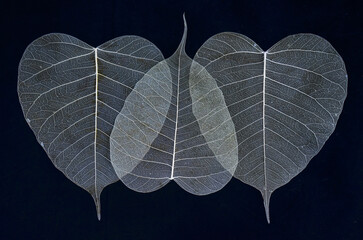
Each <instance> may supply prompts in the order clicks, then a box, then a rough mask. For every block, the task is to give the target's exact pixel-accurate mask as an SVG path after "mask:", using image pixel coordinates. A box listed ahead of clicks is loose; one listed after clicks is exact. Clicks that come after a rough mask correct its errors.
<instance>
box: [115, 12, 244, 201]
mask: <svg viewBox="0 0 363 240" xmlns="http://www.w3.org/2000/svg"><path fill="white" fill-rule="evenodd" d="M184 23H185V19H184ZM186 32H187V28H186V23H185V29H184V35H183V38H182V41H181V43H180V45H179V48H178V49H177V51H176V52H175V53H174V54H173V55H172V56H171V57H170V58H168V59H167V60H165V61H162V62H160V63H159V64H158V65H156V66H155V67H153V68H152V69H151V70H150V71H149V72H148V73H147V74H146V75H145V76H144V77H143V78H142V79H141V80H140V81H139V82H138V83H137V85H136V87H135V89H134V90H133V92H132V93H131V94H130V95H129V97H128V98H127V99H126V102H125V106H124V108H123V109H122V110H121V112H120V114H119V115H118V116H117V118H116V121H115V126H114V129H113V130H112V133H111V148H110V150H111V161H112V165H113V166H114V168H115V171H116V174H117V175H118V176H119V178H120V179H121V181H122V182H123V183H124V184H125V185H126V186H128V187H129V188H131V189H133V190H135V191H138V192H151V191H155V190H157V189H159V188H161V187H163V186H164V185H165V184H167V183H168V182H169V181H170V180H171V179H173V180H175V181H176V183H177V184H178V185H180V186H181V187H182V188H183V189H185V190H186V191H188V192H190V193H193V194H196V195H205V194H209V193H212V192H215V191H218V190H219V189H221V188H222V187H223V186H225V185H226V184H227V183H228V181H229V180H230V179H231V177H232V176H233V173H234V170H235V168H236V164H237V139H236V136H235V131H234V126H233V123H232V120H231V118H230V115H229V112H228V109H227V108H226V105H225V102H224V98H223V94H222V92H221V91H220V90H219V88H218V87H217V84H216V82H215V80H214V79H213V78H212V77H211V76H210V75H209V74H208V72H207V71H206V70H205V69H204V68H203V67H201V66H200V65H199V64H198V63H195V62H193V61H192V60H191V59H190V58H189V57H188V56H187V55H186V53H185V41H186Z"/></svg>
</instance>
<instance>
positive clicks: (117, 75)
mask: <svg viewBox="0 0 363 240" xmlns="http://www.w3.org/2000/svg"><path fill="white" fill-rule="evenodd" d="M162 60H163V56H162V54H161V52H160V51H159V50H158V49H157V48H156V47H155V46H154V45H153V44H152V43H151V42H149V41H147V40H145V39H143V38H141V37H137V36H124V37H119V38H116V39H113V40H111V41H108V42H106V43H104V44H102V45H101V46H99V47H97V48H93V47H91V46H89V45H88V44H86V43H84V42H82V41H80V40H78V39H76V38H74V37H72V36H69V35H65V34H57V33H54V34H48V35H45V36H43V37H40V38H38V39H37V40H35V41H34V42H33V43H31V44H30V45H29V46H28V48H27V49H26V50H25V52H24V55H23V57H22V59H21V61H20V65H19V79H18V94H19V99H20V103H21V106H22V109H23V113H24V116H25V118H26V120H27V122H28V124H29V126H30V127H31V129H32V130H33V132H34V134H35V136H36V138H37V140H38V142H39V143H40V144H41V146H42V147H43V148H44V150H45V151H46V152H47V154H48V156H49V158H50V159H51V160H52V162H53V164H54V165H55V166H56V167H57V168H58V169H59V170H60V171H62V172H63V173H64V175H65V176H66V177H67V178H69V179H70V180H72V181H73V182H74V183H75V184H77V185H78V186H80V187H82V188H83V189H85V190H87V191H88V192H89V193H90V194H91V195H92V197H93V199H94V201H95V204H96V207H97V214H98V218H99V219H100V217H101V215H100V194H101V192H102V189H103V188H104V187H106V186H107V185H109V184H111V183H113V182H115V181H116V180H117V179H118V178H117V176H116V174H115V173H114V170H113V168H112V165H111V162H110V150H109V135H110V134H111V130H112V127H113V123H114V120H115V118H116V116H117V114H118V113H119V112H120V110H121V109H122V107H123V105H124V101H125V99H126V97H127V96H128V94H129V93H130V92H131V90H132V88H133V87H134V85H135V84H136V82H137V81H138V80H139V79H141V78H142V77H143V76H144V74H145V73H146V72H147V71H148V70H149V69H150V68H151V67H153V66H154V65H155V64H156V63H158V62H160V61H162Z"/></svg>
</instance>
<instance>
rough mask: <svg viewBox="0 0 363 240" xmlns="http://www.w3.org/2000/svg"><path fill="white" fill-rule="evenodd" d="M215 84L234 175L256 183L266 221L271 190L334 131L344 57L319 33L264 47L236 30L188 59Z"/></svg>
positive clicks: (302, 164) (340, 101)
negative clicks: (233, 148)
mask: <svg viewBox="0 0 363 240" xmlns="http://www.w3.org/2000/svg"><path fill="white" fill-rule="evenodd" d="M194 60H195V61H197V62H198V63H199V64H201V65H202V66H203V67H205V69H206V70H207V71H208V72H209V74H210V75H211V76H212V77H213V78H214V79H215V80H216V81H217V83H218V87H219V88H220V89H221V90H222V92H223V94H224V97H225V101H226V104H227V106H228V109H229V112H230V114H231V117H232V120H233V123H234V125H235V129H236V134H237V141H238V161H239V163H238V166H237V169H236V172H235V175H234V176H235V177H236V178H238V179H240V180H241V181H243V182H244V183H247V184H249V185H251V186H253V187H255V188H257V189H258V190H259V191H260V192H261V193H262V196H263V198H264V205H265V209H266V216H267V220H268V221H270V220H269V201H270V196H271V194H272V192H273V191H274V190H276V189H277V188H279V187H281V186H282V185H284V184H286V183H287V182H289V181H290V180H291V179H292V178H293V177H295V176H296V175H297V174H299V173H300V172H301V171H302V170H303V169H304V168H305V167H306V165H307V164H308V163H309V161H310V160H311V158H312V157H314V156H315V155H316V154H317V153H318V152H319V151H320V149H321V148H322V146H323V145H324V143H325V141H326V140H327V139H328V137H329V136H330V135H331V134H332V132H333V131H334V128H335V126H336V123H337V120H338V118H339V115H340V113H341V111H342V108H343V103H344V100H345V98H346V94H347V74H346V70H345V66H344V62H343V60H342V58H341V57H340V56H339V54H338V53H337V52H336V51H335V49H334V48H333V47H332V46H331V45H330V44H329V43H328V42H327V41H326V40H324V39H323V38H321V37H319V36H316V35H313V34H297V35H292V36H289V37H286V38H285V39H283V40H281V41H280V42H278V43H277V44H275V45H274V46H273V47H271V48H270V49H269V50H267V51H266V52H264V51H263V50H262V49H261V48H260V47H259V46H258V45H257V44H256V43H254V42H253V41H252V40H251V39H249V38H247V37H245V36H243V35H241V34H237V33H221V34H217V35H215V36H213V37H211V38H210V39H209V40H208V41H206V42H205V43H204V44H203V46H202V47H201V48H200V49H199V50H198V52H197V53H196V56H195V58H194Z"/></svg>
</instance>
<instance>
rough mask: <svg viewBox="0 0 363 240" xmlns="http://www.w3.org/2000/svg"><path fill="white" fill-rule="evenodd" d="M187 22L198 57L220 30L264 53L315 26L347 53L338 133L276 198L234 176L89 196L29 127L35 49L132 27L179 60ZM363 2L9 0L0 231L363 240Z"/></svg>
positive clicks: (4, 23) (4, 29) (4, 16)
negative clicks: (57, 36)
mask: <svg viewBox="0 0 363 240" xmlns="http://www.w3.org/2000/svg"><path fill="white" fill-rule="evenodd" d="M183 12H185V13H186V18H187V21H188V24H189V32H188V41H187V47H186V48H187V53H188V54H189V55H190V56H191V57H192V56H194V54H195V52H196V51H197V49H198V48H199V47H200V46H201V45H202V43H203V42H204V41H205V40H207V39H208V38H209V37H211V36H212V35H214V34H216V33H219V32H223V31H233V32H238V33H242V34H244V35H247V36H248V37H250V38H251V39H253V40H254V41H255V42H256V43H257V44H259V45H260V46H261V47H262V48H263V49H268V48H269V47H270V46H272V45H273V44H274V43H276V42H277V41H279V40H280V39H282V38H284V37H285V36H287V35H290V34H295V33H315V34H318V35H320V36H322V37H324V38H325V39H327V40H328V41H329V42H330V43H331V44H332V45H333V46H334V47H335V48H336V50H337V51H338V52H339V53H340V54H341V56H342V57H343V59H344V61H345V63H346V68H347V71H348V76H349V90H348V98H347V100H346V102H345V106H344V110H343V113H342V115H341V117H340V120H339V122H338V125H337V128H336V130H335V132H334V133H333V134H332V136H331V137H330V139H329V140H328V141H327V143H326V145H325V146H324V147H323V149H322V151H321V152H320V153H319V154H318V155H317V156H316V157H315V158H314V159H313V160H312V161H311V163H310V164H309V165H308V167H307V168H306V169H305V170H304V171H303V172H302V173H301V174H299V175H298V176H297V177H295V178H294V179H293V180H292V181H291V182H290V183H288V184H287V185H286V186H284V187H282V188H280V189H278V190H277V191H276V192H275V193H274V194H273V195H272V198H271V204H270V210H271V221H272V223H271V224H270V225H268V224H267V222H266V219H265V214H264V209H263V204H262V197H261V195H260V193H259V192H258V191H257V190H255V189H254V188H252V187H249V186H247V185H245V184H243V183H241V182H240V181H238V180H236V179H233V180H232V181H231V182H230V183H229V184H228V185H227V186H226V187H225V188H224V189H222V190H221V191H219V192H217V193H215V194H212V195H209V196H204V197H198V196H193V195H191V194H189V193H187V192H185V191H184V190H182V189H181V188H179V187H178V186H177V185H176V184H175V183H174V182H171V183H169V184H168V185H167V186H165V187H164V188H162V189H160V190H158V191H156V192H153V193H149V194H140V193H136V192H134V191H131V190H129V189H127V188H126V187H125V186H123V185H122V184H121V183H120V182H118V183H115V184H113V185H111V186H109V187H107V188H106V189H105V190H104V191H103V194H102V221H101V222H99V221H98V220H97V217H96V211H95V206H94V203H93V200H92V198H91V196H90V195H89V194H88V193H87V192H86V191H84V190H82V189H81V188H79V187H77V186H76V185H75V184H73V183H72V182H71V181H69V180H68V179H66V178H65V177H64V175H63V174H62V173H61V172H59V171H58V170H57V169H56V168H55V167H54V166H53V165H52V163H51V161H50V160H49V159H48V157H47V155H46V154H45V152H44V151H43V149H42V148H41V147H40V146H39V144H38V143H37V142H36V139H35V137H34V135H33V133H32V131H31V130H30V128H29V127H28V125H27V124H26V122H25V120H24V118H23V115H22V112H21V108H20V104H19V101H18V97H17V92H16V84H17V67H18V63H19V60H20V58H21V56H22V53H23V51H24V50H25V48H26V46H27V45H28V44H29V43H31V42H32V41H33V40H34V39H36V38H38V37H40V36H42V35H43V34H46V33H51V32H62V33H67V34H70V35H73V36H75V37H77V38H79V39H81V40H83V41H85V42H87V43H89V44H91V45H93V46H97V45H100V44H101V43H103V42H106V41H108V40H110V39H112V38H115V37H118V36H122V35H128V34H132V35H139V36H142V37H145V38H147V39H149V40H151V41H152V42H153V43H154V44H156V46H158V47H159V48H160V49H161V51H162V52H163V53H164V56H165V57H168V56H170V55H171V54H172V53H173V51H174V50H175V49H176V48H177V46H178V44H179V40H180V38H181V35H182V31H183V23H182V14H183ZM362 12H363V8H362V6H361V3H360V1H333V0H331V1H325V2H321V1H311V2H309V1H302V2H300V3H297V2H294V1H286V2H274V1H266V2H262V1H257V0H249V1H190V2H187V1H181V0H180V1H174V2H172V1H141V0H135V1H127V2H126V1H116V0H114V1H90V0H84V1H60V0H58V1H50V0H47V1H38V0H33V1H24V2H20V1H14V0H9V1H3V0H2V1H1V5H0V30H1V37H0V41H1V44H0V54H1V57H0V63H1V65H0V66H1V68H0V69H1V80H0V83H1V85H0V86H1V92H0V97H1V99H0V111H1V127H2V128H1V139H2V140H1V159H0V160H1V162H0V221H1V222H0V239H4V240H5V239H6V240H7V239H37V240H42V239H54V240H57V239H62V240H65V239H66V240H72V239H88V240H92V239H97V240H102V239H279V240H283V239H294V240H298V239H334V240H339V239H349V240H350V239H359V238H360V237H362V234H363V232H362V231H363V230H362V229H363V222H362V221H363V219H362V215H363V204H362V202H363V181H362V178H363V157H362V156H363V152H362V147H363V141H362V137H363V136H362V134H363V131H362V113H361V112H362V110H363V109H362V106H363V105H362V102H363V101H362V98H363V94H362V91H363V88H362V87H363V84H362V82H363V79H362V77H363V70H362V69H363V66H362V64H363V61H362V59H363V54H362V53H363V51H362V47H363V33H362V31H363V27H362V25H363V18H362V15H361V14H362ZM360 239H362V238H360Z"/></svg>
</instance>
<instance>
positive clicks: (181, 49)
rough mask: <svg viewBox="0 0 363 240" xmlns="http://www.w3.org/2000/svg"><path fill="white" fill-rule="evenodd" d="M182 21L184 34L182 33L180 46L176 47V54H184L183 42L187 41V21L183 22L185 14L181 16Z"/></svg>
mask: <svg viewBox="0 0 363 240" xmlns="http://www.w3.org/2000/svg"><path fill="white" fill-rule="evenodd" d="M183 21H184V32H183V36H182V39H181V41H180V44H179V46H178V49H177V50H176V53H177V52H179V53H180V52H184V53H185V42H186V40H187V32H188V26H187V21H186V20H185V13H184V14H183Z"/></svg>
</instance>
